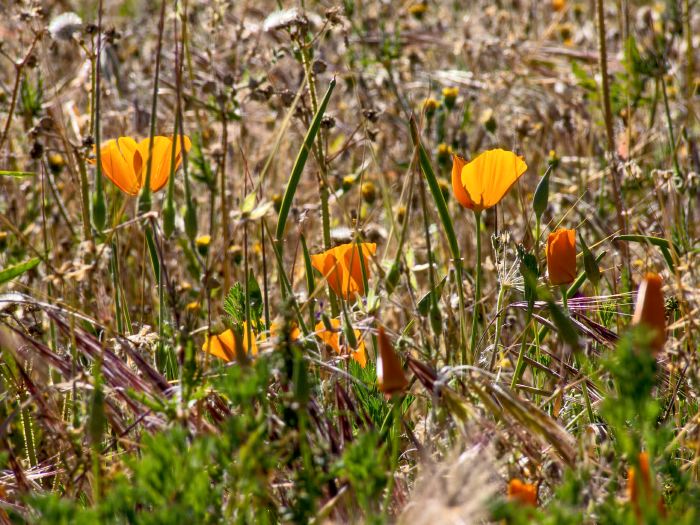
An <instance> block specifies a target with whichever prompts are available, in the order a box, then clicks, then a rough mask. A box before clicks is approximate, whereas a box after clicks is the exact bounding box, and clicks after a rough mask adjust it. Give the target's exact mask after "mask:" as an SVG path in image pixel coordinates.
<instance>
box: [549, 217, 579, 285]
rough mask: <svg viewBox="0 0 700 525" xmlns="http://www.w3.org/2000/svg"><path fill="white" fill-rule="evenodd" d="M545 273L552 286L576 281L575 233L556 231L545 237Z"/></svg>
mask: <svg viewBox="0 0 700 525" xmlns="http://www.w3.org/2000/svg"><path fill="white" fill-rule="evenodd" d="M547 272H548V273H549V282H550V283H552V284H554V285H559V284H569V283H572V282H574V279H576V232H575V231H574V230H557V231H555V232H552V233H550V234H549V237H547Z"/></svg>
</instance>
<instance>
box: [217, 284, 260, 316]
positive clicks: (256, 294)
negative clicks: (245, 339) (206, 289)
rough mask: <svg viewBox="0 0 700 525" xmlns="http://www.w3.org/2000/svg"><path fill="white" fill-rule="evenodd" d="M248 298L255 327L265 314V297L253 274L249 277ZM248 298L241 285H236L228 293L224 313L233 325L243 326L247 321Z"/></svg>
mask: <svg viewBox="0 0 700 525" xmlns="http://www.w3.org/2000/svg"><path fill="white" fill-rule="evenodd" d="M248 298H249V301H250V318H251V321H252V322H253V324H254V325H257V324H258V321H259V320H260V318H261V317H262V314H263V297H262V292H261V291H260V286H259V285H258V281H256V280H255V277H254V276H253V274H252V273H251V274H250V275H249V276H248ZM245 310H246V296H245V287H244V285H243V284H241V283H235V284H234V285H233V286H232V287H231V289H230V290H229V291H228V294H227V295H226V298H225V299H224V311H225V312H226V313H227V314H228V315H229V317H230V318H231V321H232V323H234V324H241V323H243V322H244V321H245V319H246V313H245Z"/></svg>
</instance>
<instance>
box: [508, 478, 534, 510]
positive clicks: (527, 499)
mask: <svg viewBox="0 0 700 525" xmlns="http://www.w3.org/2000/svg"><path fill="white" fill-rule="evenodd" d="M508 500H509V501H517V502H518V503H520V504H522V505H528V506H531V507H536V506H537V486H536V485H533V484H532V483H524V482H523V481H520V480H519V479H517V478H514V479H511V480H510V481H509V482H508Z"/></svg>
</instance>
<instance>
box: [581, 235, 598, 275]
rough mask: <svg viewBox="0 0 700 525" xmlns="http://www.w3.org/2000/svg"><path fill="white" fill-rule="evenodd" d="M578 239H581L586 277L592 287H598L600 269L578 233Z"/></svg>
mask: <svg viewBox="0 0 700 525" xmlns="http://www.w3.org/2000/svg"><path fill="white" fill-rule="evenodd" d="M579 239H581V246H582V247H583V267H584V269H585V271H586V277H588V280H589V281H590V282H591V283H592V284H593V286H598V283H599V282H600V277H601V274H600V268H599V267H598V262H597V261H596V258H595V256H594V255H593V254H592V253H591V250H589V249H588V245H587V244H586V241H585V240H583V235H581V234H580V233H579Z"/></svg>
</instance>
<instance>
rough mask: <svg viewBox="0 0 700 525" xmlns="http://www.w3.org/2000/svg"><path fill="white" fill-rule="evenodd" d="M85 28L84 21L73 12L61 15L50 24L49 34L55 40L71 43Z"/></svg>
mask: <svg viewBox="0 0 700 525" xmlns="http://www.w3.org/2000/svg"><path fill="white" fill-rule="evenodd" d="M82 27H83V20H82V18H80V17H79V16H78V15H77V14H75V13H73V12H70V11H69V12H67V13H61V14H60V15H58V16H57V17H55V18H54V19H53V20H51V23H50V24H49V34H50V35H51V38H53V39H54V40H64V41H69V40H70V39H71V38H73V35H74V34H75V33H77V32H78V31H80V30H81V29H82Z"/></svg>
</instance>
